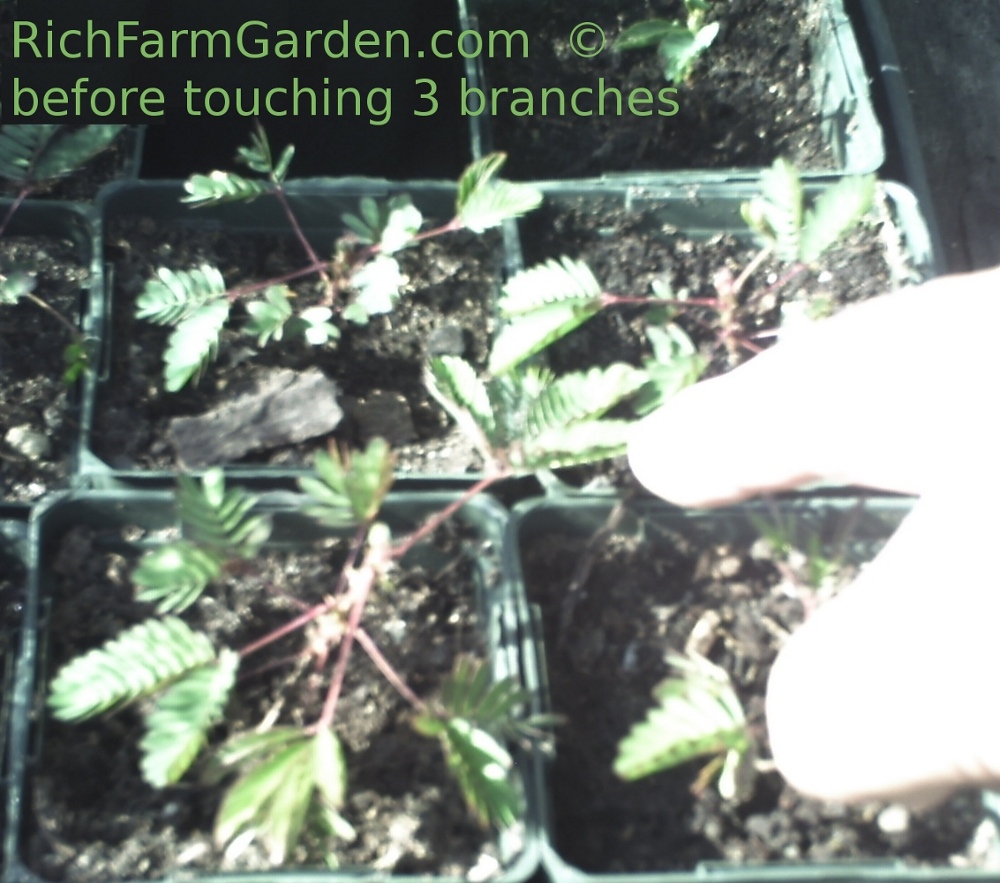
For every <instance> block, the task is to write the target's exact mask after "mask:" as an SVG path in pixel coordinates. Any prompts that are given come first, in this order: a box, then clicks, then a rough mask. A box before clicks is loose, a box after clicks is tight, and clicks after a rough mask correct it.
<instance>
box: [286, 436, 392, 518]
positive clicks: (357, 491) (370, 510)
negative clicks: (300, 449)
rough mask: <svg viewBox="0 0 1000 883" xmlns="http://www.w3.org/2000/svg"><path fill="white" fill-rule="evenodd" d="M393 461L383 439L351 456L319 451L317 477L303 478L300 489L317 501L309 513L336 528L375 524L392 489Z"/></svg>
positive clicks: (308, 509)
mask: <svg viewBox="0 0 1000 883" xmlns="http://www.w3.org/2000/svg"><path fill="white" fill-rule="evenodd" d="M393 462H394V458H393V456H392V451H391V450H390V448H389V445H388V443H387V442H386V441H385V440H384V439H381V438H374V439H372V440H371V441H370V442H369V443H368V447H367V448H365V449H364V450H363V451H355V452H354V453H353V454H351V455H341V454H340V452H339V451H338V450H337V449H336V448H335V447H331V448H330V451H329V452H328V453H327V452H324V451H319V452H317V454H316V462H315V471H316V475H315V476H305V477H303V478H300V479H299V488H300V489H301V490H302V491H304V492H305V493H307V494H308V495H309V496H310V497H312V499H313V500H314V501H315V503H314V504H312V505H310V506H307V507H305V509H304V511H305V513H306V514H307V515H311V516H312V517H313V518H316V519H318V520H319V521H320V522H321V523H322V524H328V525H330V526H332V527H342V526H346V525H350V524H361V523H364V522H367V521H371V520H372V519H374V518H375V516H376V515H378V510H379V509H380V508H381V506H382V501H383V500H384V499H385V495H386V494H387V493H388V492H389V488H390V487H391V486H392V467H393Z"/></svg>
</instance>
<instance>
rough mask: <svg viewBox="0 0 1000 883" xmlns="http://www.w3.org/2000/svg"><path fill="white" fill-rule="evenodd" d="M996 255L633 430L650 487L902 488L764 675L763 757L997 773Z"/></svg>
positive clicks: (858, 786) (999, 405)
mask: <svg viewBox="0 0 1000 883" xmlns="http://www.w3.org/2000/svg"><path fill="white" fill-rule="evenodd" d="M998 347H1000V268H997V269H993V270H988V271H983V272H978V273H972V274H966V275H961V276H947V277H942V278H939V279H936V280H934V281H932V282H929V283H926V284H924V285H923V286H920V287H919V288H911V289H907V290H904V291H901V292H898V293H896V294H891V295H885V296H883V297H881V298H877V299H875V300H872V301H868V302H867V303H864V304H860V305H857V306H854V307H851V308H848V309H846V310H844V311H843V312H842V313H840V314H838V315H837V316H834V317H833V318H831V319H828V320H826V321H825V322H821V323H817V325H816V326H814V327H812V328H810V329H808V330H806V331H805V332H804V333H803V334H802V335H801V336H799V337H797V338H795V339H792V340H789V341H787V342H785V341H783V342H780V343H778V344H777V345H776V346H775V347H773V348H771V349H769V350H768V351H766V352H764V353H762V354H761V355H759V356H756V357H755V358H754V359H752V360H751V361H750V362H749V363H747V364H746V365H744V366H742V367H740V368H738V369H736V370H735V371H733V372H731V373H729V374H727V375H725V376H723V377H719V378H715V379H712V380H707V381H704V382H702V383H699V384H697V385H696V386H694V387H690V388H689V389H687V390H684V391H683V392H682V393H680V394H679V395H677V396H676V397H675V398H674V399H673V400H671V401H670V402H669V403H668V404H667V405H665V406H664V407H663V408H661V409H660V410H659V411H657V412H656V413H654V414H652V415H650V416H649V417H648V418H646V419H645V420H643V421H642V422H641V423H640V424H639V425H638V426H637V427H636V429H635V431H634V434H633V437H632V440H631V444H630V448H629V459H630V462H631V465H632V468H633V470H634V472H635V473H636V475H637V477H638V478H639V480H640V481H641V482H642V483H643V484H644V485H646V486H647V487H648V488H649V489H650V490H651V491H653V492H654V493H656V494H658V495H659V496H661V497H664V498H665V499H668V500H670V501H672V502H674V503H678V504H681V505H684V506H692V507H704V506H715V505H720V504H723V503H727V502H734V501H737V500H743V499H747V498H750V497H753V496H755V495H757V494H760V493H765V492H768V491H773V490H778V489H786V488H792V487H797V486H800V485H802V484H805V483H808V482H811V481H816V480H824V481H828V482H831V483H841V484H854V485H863V486H867V487H872V488H878V489H883V490H894V491H902V492H906V493H911V494H916V495H918V497H919V499H918V501H917V503H916V505H915V507H914V510H913V512H912V513H911V514H910V515H909V516H908V517H907V519H906V521H905V522H904V524H903V525H902V527H901V528H900V529H899V530H898V531H897V533H896V534H895V535H894V536H893V537H892V539H891V540H890V541H889V542H888V544H887V545H886V547H885V549H884V550H883V551H882V553H881V554H880V555H879V557H878V558H877V559H876V560H875V561H874V562H873V563H872V564H871V565H870V566H869V567H868V568H866V569H865V570H864V571H863V572H862V573H861V575H860V576H859V578H858V579H857V580H856V581H855V582H854V583H853V584H852V585H850V586H849V587H847V588H846V589H845V590H844V591H843V592H842V593H841V594H840V595H839V596H838V597H836V598H834V599H833V600H832V601H830V602H829V603H827V604H825V605H824V606H822V607H821V608H820V609H818V610H817V611H816V612H815V613H814V614H813V615H812V616H811V617H810V618H809V620H808V621H807V622H806V623H805V625H803V626H802V627H801V628H800V629H798V630H797V631H796V632H795V633H794V634H793V636H792V637H791V639H790V640H789V642H788V643H787V644H786V646H785V647H784V648H783V649H782V651H781V653H780V655H779V657H778V660H777V662H776V663H775V665H774V668H773V670H772V673H771V677H770V682H769V685H768V696H767V722H768V732H769V736H770V740H771V746H772V749H773V752H774V759H775V761H776V763H777V766H778V769H779V770H780V771H781V772H782V773H783V774H784V775H785V777H786V778H787V779H788V780H789V781H790V782H791V784H792V785H793V786H795V787H796V788H798V789H799V790H801V791H802V792H804V793H806V794H809V795H811V796H814V797H819V798H822V799H826V800H834V801H846V802H856V801H862V800H868V799H876V798H879V799H894V800H899V801H902V802H905V803H908V804H909V805H911V806H914V807H920V806H923V805H927V804H930V803H934V802H936V801H937V800H940V799H941V798H943V797H944V796H946V795H947V794H949V793H951V792H952V791H954V790H956V789H958V788H961V787H967V786H986V787H996V786H997V785H998V784H1000V701H998V699H997V696H998V691H997V683H998V680H1000V678H998V674H997V671H998V668H1000V666H998V658H1000V654H998V648H1000V640H998V634H1000V566H998V565H1000V530H998V529H997V526H998V523H1000V362H998V355H997V350H998Z"/></svg>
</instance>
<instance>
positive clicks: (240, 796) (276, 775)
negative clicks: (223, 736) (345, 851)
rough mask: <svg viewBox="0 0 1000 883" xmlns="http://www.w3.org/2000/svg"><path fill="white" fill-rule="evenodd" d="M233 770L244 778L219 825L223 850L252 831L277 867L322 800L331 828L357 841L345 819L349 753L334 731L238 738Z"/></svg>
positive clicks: (230, 761)
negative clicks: (346, 757) (315, 804)
mask: <svg viewBox="0 0 1000 883" xmlns="http://www.w3.org/2000/svg"><path fill="white" fill-rule="evenodd" d="M223 755H224V756H225V765H226V766H227V767H242V768H244V772H243V774H242V775H241V776H240V778H239V779H237V781H236V782H235V783H234V784H233V785H232V786H231V787H230V788H229V790H228V791H227V792H226V796H225V798H224V799H223V801H222V805H221V806H220V807H219V812H218V815H217V816H216V821H215V840H216V842H217V843H218V844H219V845H220V846H223V845H225V844H226V843H228V842H229V841H230V840H232V839H233V838H234V837H236V836H237V835H238V834H240V833H242V832H244V831H252V832H253V834H254V835H255V836H256V837H259V838H260V839H261V840H262V841H263V842H264V843H265V845H266V846H267V848H268V852H269V857H270V860H271V862H272V863H273V864H276V865H279V864H281V863H282V862H283V861H284V860H285V858H286V856H287V855H288V853H289V852H290V851H291V849H292V848H293V847H294V845H295V843H296V841H297V840H298V838H299V835H300V833H301V831H302V827H303V825H304V823H305V819H306V815H307V814H308V812H309V809H310V807H311V806H312V805H313V801H314V797H316V798H318V800H319V803H320V805H321V808H322V809H323V810H324V816H325V818H326V820H327V822H328V823H331V825H330V826H331V829H332V830H333V831H334V833H335V834H337V835H338V836H340V837H341V838H342V839H351V838H352V837H353V834H354V832H353V829H352V828H351V826H350V825H349V824H347V822H346V821H344V820H343V819H342V818H340V815H339V812H338V811H339V809H340V807H341V805H342V804H343V799H344V791H345V787H346V769H345V766H344V757H343V751H342V750H341V747H340V744H339V742H338V741H337V739H336V737H335V736H334V734H333V732H332V731H331V730H329V729H324V730H320V731H319V732H317V733H316V734H315V735H314V736H309V735H307V734H305V733H304V732H303V731H302V730H300V729H295V728H292V727H288V728H277V729H275V730H272V731H268V732H266V733H250V734H244V735H242V736H238V737H236V739H234V740H233V741H232V743H231V744H230V746H228V747H227V746H223V749H222V750H221V751H220V753H219V757H222V756H223Z"/></svg>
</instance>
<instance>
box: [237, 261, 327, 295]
mask: <svg viewBox="0 0 1000 883" xmlns="http://www.w3.org/2000/svg"><path fill="white" fill-rule="evenodd" d="M325 268H326V264H325V263H324V262H323V261H318V262H317V263H315V264H310V265H309V266H308V267H301V268H299V269H298V270H292V272H291V273H285V275H284V276H277V277H275V278H274V279H268V280H267V281H265V282H254V283H253V284H252V285H241V286H240V287H239V288H230V289H229V290H228V291H226V297H227V298H229V302H230V303H233V302H234V301H236V300H238V299H239V298H241V297H244V296H245V295H247V294H253V293H254V292H257V291H262V290H263V289H265V288H270V287H271V286H272V285H280V284H281V283H282V282H290V281H291V280H292V279H300V278H301V277H303V276H308V275H309V274H310V273H320V274H322V273H323V272H324V270H325Z"/></svg>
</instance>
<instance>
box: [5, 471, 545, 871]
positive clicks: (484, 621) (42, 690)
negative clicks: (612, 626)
mask: <svg viewBox="0 0 1000 883" xmlns="http://www.w3.org/2000/svg"><path fill="white" fill-rule="evenodd" d="M245 486H246V487H248V489H250V490H253V491H254V492H255V493H257V492H258V491H260V489H261V487H264V488H269V489H268V490H265V491H264V492H263V493H260V494H259V496H260V502H259V504H258V511H261V512H267V513H270V514H271V515H272V516H273V519H274V531H273V533H272V537H271V539H270V540H269V541H268V544H267V546H266V548H265V551H267V550H282V551H285V550H288V551H294V550H298V549H315V548H316V543H317V541H322V540H323V539H324V538H330V537H333V536H345V537H346V536H348V535H349V534H350V531H339V532H338V531H334V530H332V529H329V528H324V527H321V526H319V525H318V524H317V523H316V522H315V521H314V520H313V519H311V518H309V517H307V516H305V515H303V514H302V513H301V512H299V511H297V506H299V505H301V500H302V498H301V496H300V495H299V494H298V493H297V492H295V491H293V490H292V489H291V488H292V487H293V485H292V484H291V483H290V482H286V483H285V486H284V490H276V489H274V488H275V486H274V484H273V483H269V482H267V481H265V482H264V483H263V485H259V484H257V483H254V482H250V483H249V484H248V485H245ZM455 499H456V497H455V496H454V495H453V494H448V493H398V494H393V495H391V496H390V497H389V498H388V500H387V501H386V503H385V505H384V507H383V509H382V516H383V520H384V521H385V522H386V523H387V524H389V526H390V527H391V528H392V529H393V531H394V533H395V534H396V536H401V535H402V534H403V533H405V532H407V531H409V530H412V529H413V528H415V527H417V526H419V525H420V524H421V523H422V522H423V521H424V520H425V519H426V518H427V517H428V516H429V515H430V514H433V513H434V512H437V511H439V510H440V509H442V508H443V507H444V506H446V505H447V504H448V503H450V502H452V501H454V500H455ZM455 518H456V519H457V525H458V526H459V529H460V530H461V531H462V532H463V541H462V542H463V548H464V549H465V551H463V552H462V553H461V556H462V557H464V556H465V555H467V554H468V555H471V556H473V557H472V559H471V560H472V562H473V582H474V585H475V587H476V597H475V600H474V609H475V610H476V611H477V612H476V623H475V625H474V626H470V628H474V629H475V630H478V632H479V634H480V635H481V637H482V642H483V643H484V645H485V647H486V648H488V653H489V665H490V667H491V670H492V672H493V675H494V677H496V678H502V677H513V678H515V679H520V677H521V670H520V653H519V648H518V647H517V635H518V633H519V631H520V630H521V626H520V625H519V623H518V622H517V609H518V608H519V607H523V604H517V603H515V601H514V599H513V597H512V596H511V594H510V592H511V590H512V586H511V584H510V582H509V581H508V580H507V579H506V577H505V574H504V572H503V571H502V569H501V554H500V549H501V543H502V537H503V533H504V530H505V526H506V522H507V513H506V511H505V510H504V509H502V508H501V507H500V506H498V505H497V504H496V503H494V502H492V501H491V500H490V499H489V498H488V497H485V496H482V497H479V498H477V499H475V500H473V501H472V502H471V503H469V504H467V505H466V506H464V507H463V508H462V509H461V510H460V512H459V513H458V514H457V515H456V516H455ZM175 526H177V521H176V515H175V512H174V502H173V494H172V492H170V491H166V490H155V491H153V490H142V491H135V490H130V491H124V492H106V491H76V492H72V493H69V494H64V495H58V496H54V497H51V498H49V499H48V500H47V501H46V503H45V504H43V505H41V506H39V507H37V509H36V511H35V513H34V517H33V520H32V525H31V550H30V577H29V593H28V597H27V601H26V606H25V617H24V636H23V640H22V642H21V649H20V656H19V660H18V665H19V668H18V671H19V674H18V680H17V683H16V687H15V690H14V697H13V698H14V702H13V712H14V713H13V720H12V726H11V730H10V737H11V738H10V743H11V750H10V757H11V765H10V770H9V775H10V788H11V795H10V799H9V810H10V819H9V825H8V828H7V831H6V838H5V844H6V848H7V854H8V857H9V862H8V868H7V872H6V875H5V876H4V878H3V879H4V880H5V883H14V881H18V883H31V881H38V880H39V879H42V878H40V877H38V876H37V875H36V873H34V872H32V871H31V870H30V869H29V867H28V866H27V862H28V855H27V846H26V838H27V837H28V836H29V833H28V832H29V830H31V829H32V828H34V827H35V824H36V823H35V821H34V813H35V812H36V811H37V805H36V800H35V797H34V796H33V795H34V792H33V782H34V777H35V776H36V774H37V773H38V771H39V764H40V763H43V761H42V757H43V751H44V743H45V738H46V727H47V726H49V725H48V724H47V721H46V718H47V712H46V710H45V707H44V702H45V694H46V690H47V682H48V680H49V678H50V677H51V675H52V671H51V670H50V665H51V662H50V660H49V658H48V656H49V653H48V650H47V649H46V645H47V641H48V628H49V623H50V622H51V621H52V620H53V619H54V617H55V613H56V608H55V607H54V602H53V597H52V591H53V581H54V579H55V577H54V574H53V568H54V566H58V565H56V564H55V553H56V551H57V550H58V549H59V547H60V544H61V543H62V542H63V541H64V539H65V538H66V536H67V534H68V532H70V531H71V530H72V529H73V528H74V527H87V528H88V529H92V530H94V531H96V533H95V534H94V540H93V543H94V545H93V549H94V551H95V553H97V552H99V551H103V553H104V554H107V551H108V550H117V551H118V552H119V553H120V554H122V555H125V556H128V555H129V554H130V550H132V554H134V553H135V551H136V550H138V549H142V548H148V547H149V544H150V543H151V542H152V543H155V542H158V540H157V539H156V537H162V536H163V531H164V530H167V529H169V528H172V527H175ZM140 535H142V538H139V537H140ZM128 537H131V538H132V539H131V540H130V539H128ZM408 561H410V562H411V563H413V562H420V563H421V564H422V565H423V566H424V567H425V568H427V570H428V572H436V571H437V570H438V569H440V568H442V567H443V568H450V567H453V566H454V565H455V564H456V563H457V562H456V560H455V559H453V558H451V557H449V555H448V554H446V553H444V552H443V551H442V550H441V549H438V548H434V547H431V546H430V545H426V544H421V545H418V546H417V547H416V548H415V549H414V551H413V552H412V553H411V557H410V558H408ZM452 625H453V626H454V625H455V624H452ZM99 640H100V639H98V642H99ZM385 650H386V652H387V654H388V655H390V656H391V648H389V647H386V648H385ZM359 652H360V651H359ZM353 664H354V665H364V664H365V663H364V662H363V661H362V660H360V659H359V660H356V661H355V662H354V663H353ZM372 676H373V677H378V675H377V674H376V673H375V672H374V670H372ZM401 725H402V726H405V721H403V722H401ZM428 749H429V750H430V751H432V752H433V751H435V750H437V748H436V747H435V746H434V745H433V742H429V743H428ZM512 750H513V751H514V752H515V758H516V761H515V762H516V769H517V774H518V775H519V776H520V778H521V780H522V783H523V784H524V788H525V794H526V797H527V799H528V801H529V805H528V808H527V815H526V817H525V818H524V819H523V821H521V822H519V823H518V824H517V825H515V826H514V827H513V828H511V829H509V830H508V831H506V832H503V833H502V834H501V835H500V837H499V839H498V841H497V850H498V853H499V856H500V866H499V867H497V868H495V869H494V870H493V874H494V876H491V877H490V879H496V880H499V881H503V883H522V881H525V880H527V879H528V878H529V877H531V876H532V874H533V873H534V872H535V870H536V868H537V865H538V844H537V837H536V831H537V823H536V819H535V808H534V804H533V802H532V801H533V797H534V795H533V789H532V787H531V785H530V780H531V778H532V776H533V775H534V772H533V763H534V761H533V758H532V756H531V755H530V753H529V752H527V751H526V750H522V749H520V748H517V747H516V746H515V747H512ZM176 793H177V797H178V799H183V794H184V789H183V787H182V788H181V789H180V790H178V791H177V792H176ZM163 824H164V825H165V826H167V827H169V826H170V824H171V822H170V819H169V818H164V819H163ZM38 837H42V835H39V834H37V833H36V835H35V838H36V840H37V838H38ZM41 842H46V838H45V837H42V840H41ZM68 873H71V872H68ZM175 873H178V874H184V876H185V877H188V876H189V875H190V874H191V871H190V870H185V869H184V868H178V869H177V870H176V871H175ZM304 873H305V875H306V877H308V878H309V879H313V880H323V881H335V880H351V879H356V878H357V877H358V876H359V875H360V876H370V875H371V874H373V873H374V874H375V876H377V877H379V878H382V877H388V876H389V875H388V874H387V873H386V872H385V871H384V870H383V871H381V872H378V871H376V872H373V871H372V870H371V869H368V870H365V869H363V868H345V869H341V870H340V871H337V872H331V871H319V870H315V869H314V870H312V871H309V872H305V871H303V870H302V869H299V870H295V869H279V870H273V871H269V872H267V873H260V874H256V873H248V872H240V873H237V874H227V875H225V876H220V875H219V874H218V873H214V872H212V871H200V872H197V873H196V874H195V875H194V879H200V880H219V881H222V880H243V881H245V883H252V881H255V880H256V881H260V880H288V881H295V880H302V879H303V874H304ZM71 876H72V874H71ZM391 876H392V879H400V880H408V879H410V880H416V879H428V878H427V877H424V876H407V875H399V874H394V875H391ZM431 879H433V878H431ZM437 879H445V880H448V879H452V878H449V877H439V878H437ZM455 879H458V878H455Z"/></svg>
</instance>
